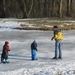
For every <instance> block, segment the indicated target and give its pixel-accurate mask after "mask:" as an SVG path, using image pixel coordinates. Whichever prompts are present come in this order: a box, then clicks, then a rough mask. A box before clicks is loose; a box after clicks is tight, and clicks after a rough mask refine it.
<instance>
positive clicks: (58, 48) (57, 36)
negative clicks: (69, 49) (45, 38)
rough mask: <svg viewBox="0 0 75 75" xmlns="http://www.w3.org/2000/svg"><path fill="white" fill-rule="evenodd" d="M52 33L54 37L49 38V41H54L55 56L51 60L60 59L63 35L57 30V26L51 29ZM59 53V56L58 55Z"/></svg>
mask: <svg viewBox="0 0 75 75" xmlns="http://www.w3.org/2000/svg"><path fill="white" fill-rule="evenodd" d="M53 31H54V36H53V37H52V38H51V40H53V39H54V40H55V56H54V57H53V59H58V58H59V59H62V49H61V44H62V40H63V35H62V32H61V31H60V30H59V29H58V27H57V26H54V27H53ZM58 53H59V55H58Z"/></svg>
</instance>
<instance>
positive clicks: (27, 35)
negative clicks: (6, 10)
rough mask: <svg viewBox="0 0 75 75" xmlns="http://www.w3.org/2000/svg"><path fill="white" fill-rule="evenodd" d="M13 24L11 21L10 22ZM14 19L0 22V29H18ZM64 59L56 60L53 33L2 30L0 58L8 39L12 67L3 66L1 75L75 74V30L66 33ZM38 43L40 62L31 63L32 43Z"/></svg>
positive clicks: (0, 71)
mask: <svg viewBox="0 0 75 75" xmlns="http://www.w3.org/2000/svg"><path fill="white" fill-rule="evenodd" d="M11 21H12V22H11ZM20 24H21V23H20V22H19V23H18V22H15V21H14V19H0V26H8V25H9V26H11V27H15V26H16V25H17V26H19V25H20ZM63 34H64V40H63V45H62V53H63V59H62V60H52V58H53V57H54V41H51V40H50V39H51V37H52V35H53V32H52V31H35V30H33V31H26V30H12V29H11V28H0V55H1V52H2V46H3V44H4V42H5V41H6V40H8V41H9V42H10V47H11V51H10V53H9V61H10V63H9V64H2V63H0V75H75V30H70V31H63ZM34 39H37V43H38V52H37V56H38V60H36V61H32V60H31V51H30V49H31V48H30V44H31V43H32V41H33V40H34Z"/></svg>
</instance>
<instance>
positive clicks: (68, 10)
mask: <svg viewBox="0 0 75 75" xmlns="http://www.w3.org/2000/svg"><path fill="white" fill-rule="evenodd" d="M70 12H71V0H67V16H68V17H69V16H70Z"/></svg>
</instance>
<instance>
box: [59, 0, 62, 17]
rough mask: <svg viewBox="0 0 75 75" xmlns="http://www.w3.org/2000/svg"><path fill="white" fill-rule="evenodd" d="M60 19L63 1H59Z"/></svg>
mask: <svg viewBox="0 0 75 75" xmlns="http://www.w3.org/2000/svg"><path fill="white" fill-rule="evenodd" d="M59 17H62V0H60V1H59Z"/></svg>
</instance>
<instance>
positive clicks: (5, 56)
mask: <svg viewBox="0 0 75 75" xmlns="http://www.w3.org/2000/svg"><path fill="white" fill-rule="evenodd" d="M9 51H10V46H9V42H8V41H5V44H4V45H3V50H2V55H1V63H9V61H8V52H9ZM4 60H5V61H4Z"/></svg>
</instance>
